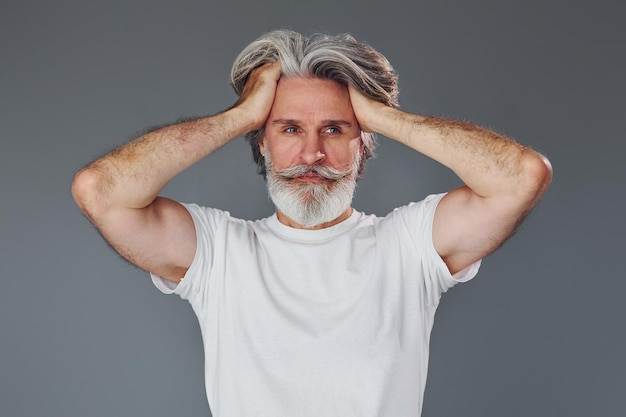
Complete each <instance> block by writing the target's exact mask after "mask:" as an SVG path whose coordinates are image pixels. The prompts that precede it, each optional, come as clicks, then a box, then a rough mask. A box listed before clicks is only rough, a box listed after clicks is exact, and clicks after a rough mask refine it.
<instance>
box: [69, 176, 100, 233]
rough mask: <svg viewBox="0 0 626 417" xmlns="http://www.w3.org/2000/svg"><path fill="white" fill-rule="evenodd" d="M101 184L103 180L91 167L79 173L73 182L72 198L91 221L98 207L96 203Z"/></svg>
mask: <svg viewBox="0 0 626 417" xmlns="http://www.w3.org/2000/svg"><path fill="white" fill-rule="evenodd" d="M100 183H101V179H100V178H99V175H98V173H97V172H95V171H94V170H93V169H92V168H90V167H86V168H83V169H81V170H80V171H78V172H77V173H76V174H75V175H74V180H73V181H72V197H73V198H74V201H75V202H76V205H77V206H78V207H79V208H80V209H81V211H82V212H83V213H84V214H85V215H86V216H87V217H88V218H89V219H90V220H92V219H93V215H94V211H95V208H96V207H97V206H98V204H97V202H96V201H97V196H98V194H99V192H98V189H99V188H100ZM92 221H93V220H92Z"/></svg>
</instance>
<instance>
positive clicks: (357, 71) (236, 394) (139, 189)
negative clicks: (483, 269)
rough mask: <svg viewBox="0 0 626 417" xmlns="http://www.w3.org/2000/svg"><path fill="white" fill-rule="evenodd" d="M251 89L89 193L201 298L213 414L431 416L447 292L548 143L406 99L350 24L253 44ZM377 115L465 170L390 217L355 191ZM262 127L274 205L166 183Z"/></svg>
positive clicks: (153, 269) (85, 203)
mask: <svg viewBox="0 0 626 417" xmlns="http://www.w3.org/2000/svg"><path fill="white" fill-rule="evenodd" d="M231 81H232V84H233V86H234V88H235V90H236V92H237V93H238V95H239V100H238V101H237V103H236V104H235V105H234V106H233V107H231V108H229V109H228V110H226V111H224V112H222V113H220V114H217V115H215V116H211V117H207V118H201V119H197V120H192V121H187V122H183V123H180V124H176V125H172V126H168V127H165V128H161V129H158V130H155V131H153V132H150V133H147V134H145V135H143V136H141V137H139V138H138V139H136V140H134V141H132V142H130V143H128V144H126V145H124V146H122V147H120V148H119V149H116V150H114V151H113V152H111V153H110V154H109V155H107V156H105V157H103V158H101V159H99V160H97V161H95V162H93V163H92V164H91V165H89V166H88V167H86V168H85V169H83V170H81V171H80V172H79V173H78V174H77V176H76V178H75V180H74V184H73V193H74V196H75V199H76V201H77V203H78V205H79V206H80V207H81V209H82V210H83V212H84V213H85V214H86V215H87V217H89V219H90V220H91V221H92V222H93V223H94V224H95V225H96V226H97V227H98V229H99V230H100V231H101V233H102V234H103V236H104V237H105V238H106V239H107V240H108V241H109V242H110V243H111V245H112V246H113V247H114V248H115V249H116V250H117V251H118V252H119V253H120V254H121V255H122V256H124V257H125V258H126V259H128V260H130V261H131V262H132V263H134V264H135V265H137V266H139V267H141V268H143V269H145V270H147V271H149V272H150V273H151V274H152V277H153V281H154V282H155V284H156V285H157V287H159V288H160V289H161V290H162V291H164V292H166V293H172V292H175V293H177V294H179V295H181V296H182V297H183V298H185V299H187V300H189V302H190V303H191V305H192V307H193V309H194V311H195V313H196V315H197V316H198V319H199V322H200V326H201V330H202V336H203V341H204V348H205V358H206V364H205V367H206V369H205V372H206V390H207V396H208V399H209V403H210V406H211V409H212V412H213V414H214V415H215V416H255V417H256V416H321V415H323V416H342V417H345V416H359V417H363V416H394V417H395V416H418V415H419V414H420V412H421V408H422V397H423V391H424V385H425V380H426V370H427V363H428V343H429V337H430V330H431V327H432V323H433V319H434V313H435V309H436V307H437V305H438V302H439V298H440V295H441V294H442V293H443V292H445V291H446V290H447V289H448V288H450V287H452V286H453V285H454V284H455V283H457V282H462V281H467V280H469V279H471V278H472V277H473V276H474V275H475V274H476V272H477V270H478V266H479V264H480V260H481V259H482V258H483V257H485V256H486V255H488V254H489V253H491V252H492V251H494V250H495V249H496V248H498V247H499V246H500V245H501V244H502V242H504V240H505V239H506V238H507V237H508V236H510V235H511V233H512V232H513V231H514V230H515V228H516V227H517V226H518V224H519V223H520V222H521V220H522V219H523V218H524V216H525V215H526V214H527V213H528V212H529V211H530V210H531V209H532V207H533V206H534V205H535V204H536V203H537V201H538V200H539V198H540V197H541V195H542V194H543V193H544V192H545V190H546V188H547V187H548V185H549V182H550V180H551V168H550V165H549V163H548V161H547V160H546V159H545V158H544V157H543V156H541V155H540V154H538V153H536V152H534V151H532V150H530V149H528V148H526V147H524V146H521V145H519V144H517V143H515V142H513V141H512V140H510V139H507V138H505V137H503V136H501V135H498V134H496V133H494V132H491V131H488V130H485V129H483V128H480V127H478V126H474V125H472V124H469V123H466V122H461V121H452V120H443V119H439V118H433V117H423V116H418V115H413V114H409V113H405V112H402V111H400V110H398V109H397V108H395V107H394V106H395V105H396V104H397V77H396V75H395V73H394V72H393V69H392V68H391V66H390V65H389V63H388V62H387V60H386V59H385V58H384V57H383V56H382V55H381V54H380V53H378V52H377V51H375V50H373V49H372V48H371V47H369V46H367V45H364V44H362V43H359V42H357V41H356V40H354V39H353V38H352V37H350V36H346V35H342V36H326V35H313V36H310V37H304V36H302V35H300V34H297V33H294V32H290V31H276V32H271V33H268V34H266V35H264V36H262V37H261V38H259V39H258V40H256V41H255V42H253V43H252V44H250V45H249V46H248V47H247V48H246V49H244V51H243V52H242V53H241V54H240V56H239V57H238V58H237V60H236V62H235V64H234V66H233V71H232V74H231ZM374 132H377V133H379V134H382V135H384V136H386V137H388V138H390V139H393V140H397V141H399V142H401V143H403V144H405V145H406V146H408V147H409V148H412V149H414V150H416V151H418V152H421V153H422V154H424V155H427V156H429V157H431V158H433V159H435V160H437V161H439V162H440V163H442V164H444V165H445V166H447V167H449V168H450V169H452V170H453V171H454V172H455V173H456V174H457V175H458V176H459V177H460V178H461V179H462V180H463V182H464V184H465V185H464V186H462V187H460V188H457V189H455V190H452V191H450V192H448V193H446V194H442V195H436V196H429V197H427V198H426V199H425V200H423V201H420V202H418V203H411V204H409V205H408V206H405V207H400V208H398V209H396V210H394V211H393V212H392V213H390V214H389V215H388V216H386V217H383V218H379V217H375V216H371V215H365V214H362V213H359V212H357V211H356V210H354V209H353V208H352V207H351V200H352V194H353V192H354V187H355V182H356V180H357V179H358V177H359V176H360V175H361V174H362V171H363V167H364V163H365V161H366V160H367V159H368V158H369V157H370V156H371V155H372V151H373V146H374V142H373V136H372V134H373V133H374ZM243 134H247V138H248V140H249V141H250V144H251V146H252V151H253V155H254V158H255V160H256V161H257V163H258V164H259V172H260V173H261V174H263V175H264V176H265V177H266V179H267V182H268V190H269V194H270V197H271V199H272V201H273V202H274V204H275V205H276V207H277V211H276V214H275V215H274V216H271V217H269V218H267V219H263V220H259V221H254V222H253V221H244V220H240V219H235V218H233V217H231V216H230V215H229V214H228V213H227V212H223V211H221V210H217V209H212V208H205V207H198V206H197V205H183V204H181V203H178V202H175V201H172V200H169V199H167V198H164V197H159V196H158V194H159V192H160V191H161V189H162V188H163V187H164V185H165V184H166V183H167V182H168V181H169V180H170V179H171V178H173V177H174V176H175V175H176V174H178V173H179V172H181V171H182V170H184V169H185V168H187V167H189V166H191V165H192V164H194V163H195V162H197V161H198V160H200V159H202V158H204V157H205V156H207V155H209V154H210V153H211V152H213V151H214V150H216V149H218V148H219V147H221V146H222V145H224V144H226V143H227V142H229V141H230V140H232V139H234V138H236V137H238V136H241V135H243Z"/></svg>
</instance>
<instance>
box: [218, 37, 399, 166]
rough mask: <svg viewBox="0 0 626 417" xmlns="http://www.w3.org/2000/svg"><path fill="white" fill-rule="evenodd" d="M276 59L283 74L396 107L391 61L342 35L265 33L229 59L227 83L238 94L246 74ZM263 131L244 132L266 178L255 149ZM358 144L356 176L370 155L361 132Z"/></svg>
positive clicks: (368, 139)
mask: <svg viewBox="0 0 626 417" xmlns="http://www.w3.org/2000/svg"><path fill="white" fill-rule="evenodd" d="M276 61H280V67H281V71H282V74H283V75H285V76H298V77H314V78H320V79H325V80H333V81H336V82H339V83H341V84H344V85H348V84H349V85H351V86H353V87H354V88H356V89H357V90H359V91H360V92H361V93H363V94H364V95H365V96H367V97H370V98H372V99H374V100H376V101H379V102H381V103H384V104H386V105H388V106H390V107H395V106H397V105H398V76H397V75H396V73H395V71H394V70H393V68H392V66H391V64H390V63H389V61H388V60H387V58H385V57H384V56H383V55H382V54H381V53H379V52H378V51H376V50H375V49H374V48H372V47H371V46H369V45H367V44H365V43H362V42H358V41H357V40H356V39H354V38H353V37H352V36H350V35H348V34H341V35H334V36H333V35H325V34H320V33H316V34H313V35H310V36H304V35H301V34H300V33H297V32H293V31H290V30H276V31H273V32H269V33H266V34H265V35H263V36H261V37H260V38H258V39H257V40H255V41H254V42H252V43H251V44H250V45H248V46H247V47H246V48H245V49H244V50H243V51H241V53H240V54H239V56H238V57H237V59H235V62H234V63H233V68H232V70H231V73H230V82H231V85H232V86H233V88H234V89H235V92H236V93H237V95H238V96H240V95H241V92H242V91H243V87H244V86H245V84H246V81H247V80H248V76H249V75H250V73H251V72H252V71H253V70H254V69H255V68H258V67H260V66H261V65H264V64H267V63H271V62H276ZM263 133H264V129H263V128H261V129H259V130H253V131H251V132H248V133H247V134H246V140H248V142H250V146H251V147H252V157H253V159H254V162H256V164H257V172H258V173H259V174H261V175H263V177H264V178H265V177H266V171H265V161H264V158H263V155H261V152H260V150H259V141H260V139H261V138H262V137H263ZM361 140H362V141H363V145H364V152H363V157H362V159H361V164H360V166H359V170H358V176H359V177H360V176H361V174H362V173H363V169H364V168H365V162H366V161H367V160H368V159H369V158H371V157H372V156H373V155H374V147H375V139H374V135H373V134H372V133H367V132H361Z"/></svg>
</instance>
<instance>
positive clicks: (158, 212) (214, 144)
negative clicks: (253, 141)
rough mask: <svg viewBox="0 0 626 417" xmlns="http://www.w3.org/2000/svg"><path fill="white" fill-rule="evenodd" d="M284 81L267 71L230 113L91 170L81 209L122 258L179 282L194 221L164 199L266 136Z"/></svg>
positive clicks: (77, 187) (184, 126)
mask: <svg viewBox="0 0 626 417" xmlns="http://www.w3.org/2000/svg"><path fill="white" fill-rule="evenodd" d="M279 77H280V65H279V64H278V63H274V64H267V65H265V66H263V67H260V68H258V69H257V70H255V71H253V72H252V73H251V75H250V77H249V80H248V82H247V84H246V86H245V88H244V90H243V92H242V94H241V97H240V99H239V101H238V102H237V103H236V104H235V105H234V106H233V107H232V108H230V109H228V110H226V111H225V112H223V113H220V114H217V115H215V116H211V117H207V118H203V119H197V120H192V121H188V122H183V123H179V124H176V125H172V126H167V127H164V128H161V129H158V130H155V131H153V132H150V133H147V134H145V135H143V136H141V137H139V138H137V139H135V140H134V141H132V142H129V143H127V144H125V145H123V146H121V147H119V148H117V149H115V150H113V151H112V152H111V153H109V154H108V155H106V156H104V157H102V158H100V159H98V160H96V161H95V162H93V163H91V164H90V165H88V166H87V167H86V168H84V169H82V170H81V171H79V172H78V173H77V174H76V176H75V178H74V182H73V184H72V194H73V196H74V199H75V201H76V203H77V204H78V206H79V207H80V209H81V210H82V211H83V213H85V215H86V216H87V217H88V218H89V220H90V221H91V222H92V223H93V224H94V225H95V226H96V227H97V228H98V229H99V230H100V232H101V233H102V235H103V236H104V237H105V239H107V241H108V242H109V243H110V244H111V245H112V246H113V248H114V249H115V250H116V251H117V252H118V253H119V254H120V255H122V256H123V257H124V258H126V259H128V260H129V261H130V262H132V263H133V264H135V265H137V266H138V267H140V268H143V269H145V270H148V271H150V272H153V273H155V274H158V275H160V276H162V277H163V278H167V279H170V280H172V281H174V282H178V281H180V279H181V278H182V277H183V276H184V274H185V272H186V271H187V269H188V268H189V266H190V265H191V262H192V260H193V257H194V254H195V250H196V236H195V229H194V226H193V221H192V219H191V216H190V215H189V213H188V212H187V210H186V209H185V208H184V207H183V206H182V205H180V204H179V203H177V202H175V201H172V200H169V199H166V198H162V197H158V194H159V192H160V191H161V190H162V189H163V187H164V186H165V185H166V184H167V182H168V181H169V180H170V179H172V178H173V177H174V176H175V175H177V174H178V173H179V172H181V171H183V170H184V169H186V168H188V167H190V166H191V165H193V164H194V163H195V162H197V161H199V160H200V159H202V158H203V157H205V156H207V155H209V154H210V153H211V152H213V151H215V150H216V149H218V148H220V147H221V146H223V145H224V144H226V143H227V142H229V141H231V140H232V139H234V138H236V137H238V136H240V135H243V134H245V133H246V132H248V131H250V130H255V129H258V128H260V127H261V126H262V125H263V123H264V122H265V119H266V118H267V115H268V114H269V111H270V108H271V106H272V103H273V101H274V91H275V89H276V82H277V81H278V79H279Z"/></svg>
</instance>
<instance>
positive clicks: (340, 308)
mask: <svg viewBox="0 0 626 417" xmlns="http://www.w3.org/2000/svg"><path fill="white" fill-rule="evenodd" d="M442 196H443V195H436V196H429V197H428V198H426V199H425V200H424V201H421V202H419V203H411V204H409V205H408V206H404V207H401V208H398V209H395V210H394V211H393V212H392V213H390V214H389V215H387V216H386V217H383V218H381V217H376V216H373V215H365V214H362V213H359V212H357V211H354V212H353V214H352V216H351V217H350V218H348V219H347V220H345V221H343V222H341V223H339V224H337V225H335V226H332V227H329V228H326V229H321V230H313V231H311V230H299V229H294V228H291V227H288V226H285V225H283V224H282V223H280V222H279V221H278V219H277V218H276V215H274V216H271V217H269V218H266V219H263V220H259V221H254V222H252V221H245V220H240V219H236V218H233V217H231V216H230V215H229V214H228V213H227V212H223V211H220V210H216V209H211V208H204V207H199V206H197V205H186V207H187V209H188V210H189V212H190V213H191V215H192V217H193V220H194V223H195V227H196V233H197V238H198V245H197V251H196V255H195V258H194V260H193V263H192V265H191V267H190V268H189V270H188V272H187V274H186V275H185V277H184V278H183V280H182V281H181V282H180V284H178V286H176V285H174V284H173V283H171V282H169V281H166V280H163V279H161V278H159V277H156V276H153V281H154V283H155V285H156V286H157V287H158V288H159V289H160V290H161V291H163V292H164V293H176V294H179V295H180V296H181V297H182V298H183V299H186V300H188V301H189V302H190V303H191V305H192V307H193V309H194V311H195V313H196V315H197V316H198V320H199V323H200V328H201V331H202V338H203V342H204V351H205V381H206V391H207V397H208V400H209V404H210V406H211V410H212V412H213V415H214V416H215V417H247V416H250V417H263V416H267V417H295V416H307V417H308V416H311V417H313V416H315V417H318V416H324V417H330V416H341V417H351V416H354V417H374V416H376V417H381V416H388V417H405V416H407V417H408V416H419V415H420V413H421V409H422V399H423V393H424V387H425V382H426V372H427V368H428V345H429V339H430V331H431V328H432V325H433V319H434V314H435V309H436V307H437V305H438V303H439V298H440V295H441V293H443V292H445V291H446V290H447V289H448V288H450V287H452V286H453V285H454V284H456V283H457V282H461V281H467V280H469V279H471V278H472V277H474V275H475V274H476V273H477V271H478V267H479V265H480V261H479V262H477V263H475V264H474V265H472V266H470V267H468V268H466V269H465V270H464V271H461V272H459V273H458V274H456V275H455V276H454V277H453V276H451V275H450V273H449V271H448V269H447V267H446V265H445V263H444V262H443V261H442V259H441V258H440V256H439V255H438V254H437V252H436V251H435V249H434V247H433V243H432V220H433V214H434V211H435V207H436V205H437V203H438V202H439V200H440V199H441V197H442Z"/></svg>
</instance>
